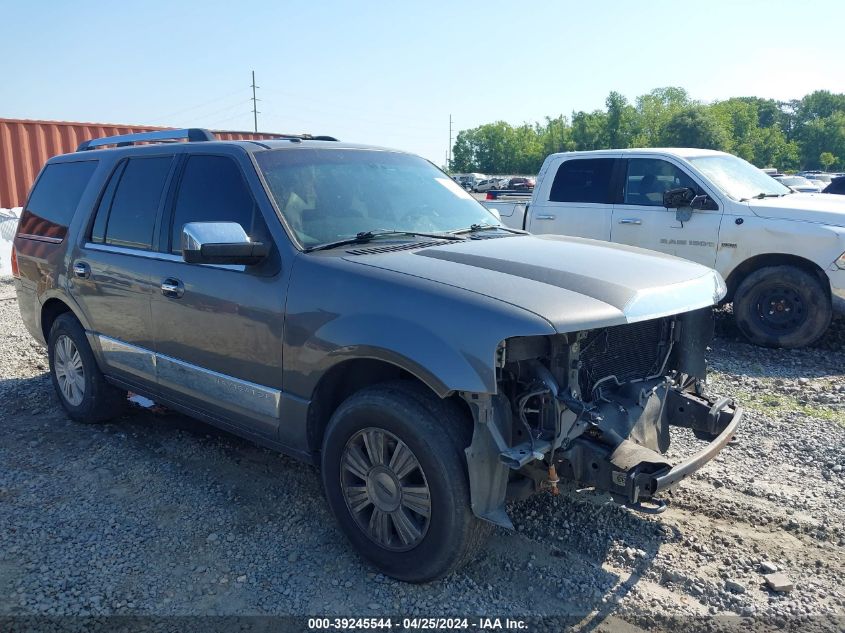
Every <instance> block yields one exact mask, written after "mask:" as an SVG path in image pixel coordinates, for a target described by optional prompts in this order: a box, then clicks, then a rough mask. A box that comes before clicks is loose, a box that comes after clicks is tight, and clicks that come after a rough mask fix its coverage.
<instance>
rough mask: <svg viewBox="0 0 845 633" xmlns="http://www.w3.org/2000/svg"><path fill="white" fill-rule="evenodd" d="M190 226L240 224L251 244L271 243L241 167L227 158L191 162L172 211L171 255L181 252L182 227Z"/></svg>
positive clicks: (210, 157)
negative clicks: (211, 223)
mask: <svg viewBox="0 0 845 633" xmlns="http://www.w3.org/2000/svg"><path fill="white" fill-rule="evenodd" d="M188 222H237V223H238V224H240V225H241V226H242V227H243V229H244V231H246V233H247V235H249V237H250V238H251V239H252V241H254V242H265V241H267V240H268V239H269V237H268V234H267V227H266V225H265V224H264V219H263V218H262V217H261V213H260V211H259V210H258V207H257V205H256V204H255V200H254V198H253V197H252V193H250V191H249V188H248V187H247V184H246V181H245V180H244V177H243V175H242V174H241V169H240V167H238V165H237V163H235V161H233V160H232V159H230V158H226V157H225V156H191V157H190V158H189V159H188V162H187V164H186V165H185V171H184V173H183V174H182V180H181V183H180V184H179V193H178V194H177V196H176V206H175V208H174V210H173V225H172V227H171V238H170V239H171V242H170V244H171V247H170V249H171V252H173V253H181V252H182V227H183V226H185V224H187V223H188Z"/></svg>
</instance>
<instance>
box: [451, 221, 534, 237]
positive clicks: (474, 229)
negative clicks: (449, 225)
mask: <svg viewBox="0 0 845 633" xmlns="http://www.w3.org/2000/svg"><path fill="white" fill-rule="evenodd" d="M493 229H500V230H502V231H507V232H508V233H516V234H517V235H527V234H528V231H520V230H519V229H512V228H510V227H509V226H503V225H501V224H471V225H470V226H469V228H466V229H458V230H457V231H452V234H453V235H461V234H463V233H478V232H479V231H491V230H493Z"/></svg>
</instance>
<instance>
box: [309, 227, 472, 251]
mask: <svg viewBox="0 0 845 633" xmlns="http://www.w3.org/2000/svg"><path fill="white" fill-rule="evenodd" d="M385 235H410V236H415V237H431V238H434V239H438V240H454V241H463V240H465V239H466V238H465V237H460V236H458V235H454V234H452V233H422V232H420V231H361V232H360V233H357V234H356V235H355V237H347V238H345V239H342V240H336V241H334V242H326V243H325V244H318V245H317V246H309V247H308V248H306V249H305V252H306V253H311V252H313V251H325V250H328V249H330V248H337V247H338V246H347V245H348V244H365V243H366V242H369V241H370V240H374V239H375V238H377V237H382V236H385Z"/></svg>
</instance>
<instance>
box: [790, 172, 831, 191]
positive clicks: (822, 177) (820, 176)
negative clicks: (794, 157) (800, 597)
mask: <svg viewBox="0 0 845 633" xmlns="http://www.w3.org/2000/svg"><path fill="white" fill-rule="evenodd" d="M796 176H803V177H804V178H806V179H807V180H811V181H814V182H819V183H824V184H823V185H822V188H824V187H827V186H828V185H829V184H830V181H831V180H832V179H833V177H834V174H828V173H826V172H823V171H799V172H798V173H797V174H796Z"/></svg>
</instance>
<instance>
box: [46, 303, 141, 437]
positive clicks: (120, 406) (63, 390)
mask: <svg viewBox="0 0 845 633" xmlns="http://www.w3.org/2000/svg"><path fill="white" fill-rule="evenodd" d="M47 356H48V359H49V361H50V377H51V378H52V380H53V387H54V388H55V389H56V393H57V394H58V396H59V402H60V403H61V404H62V407H63V408H64V410H65V411H66V412H67V414H68V416H70V418H71V419H73V420H76V421H77V422H104V421H106V420H109V419H111V418H114V417H117V416H119V415H120V414H121V413H122V412H123V411H124V409H125V408H126V392H125V391H121V390H119V389H117V388H116V387H113V386H112V385H110V384H109V383H107V382H106V380H105V378H104V377H103V373H102V372H101V371H100V368H99V367H98V366H97V361H96V360H95V359H94V353H93V352H92V351H91V347H90V345H88V339H87V337H86V336H85V330H83V329H82V325H81V324H80V323H79V321H77V320H76V318H75V317H73V316H72V315H70V314H62V315H59V317H58V318H56V320H55V321H54V322H53V327H52V328H50V335H49V337H48V341H47Z"/></svg>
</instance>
